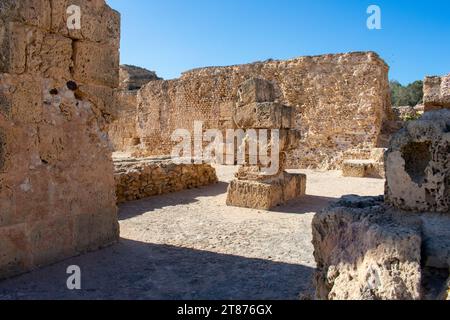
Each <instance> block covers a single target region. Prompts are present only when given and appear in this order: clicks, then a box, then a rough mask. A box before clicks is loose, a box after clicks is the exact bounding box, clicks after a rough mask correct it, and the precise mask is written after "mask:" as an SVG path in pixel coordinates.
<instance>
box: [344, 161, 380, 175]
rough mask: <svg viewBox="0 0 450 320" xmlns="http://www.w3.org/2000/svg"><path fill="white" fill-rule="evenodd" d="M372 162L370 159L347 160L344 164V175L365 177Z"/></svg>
mask: <svg viewBox="0 0 450 320" xmlns="http://www.w3.org/2000/svg"><path fill="white" fill-rule="evenodd" d="M372 164H373V161H370V160H346V161H344V163H343V165H342V174H343V176H344V177H356V178H364V177H367V171H368V167H369V166H371V165H372Z"/></svg>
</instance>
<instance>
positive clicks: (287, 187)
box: [227, 173, 306, 210]
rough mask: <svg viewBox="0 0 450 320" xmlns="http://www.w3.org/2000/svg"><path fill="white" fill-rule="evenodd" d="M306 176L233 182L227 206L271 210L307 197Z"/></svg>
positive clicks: (292, 175) (283, 176) (281, 176)
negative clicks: (290, 201) (304, 196)
mask: <svg viewBox="0 0 450 320" xmlns="http://www.w3.org/2000/svg"><path fill="white" fill-rule="evenodd" d="M305 192H306V176H305V175H302V174H295V175H294V174H288V173H282V174H281V175H279V176H278V177H275V178H269V179H267V180H265V181H252V180H233V181H231V183H230V186H229V187H228V197H227V205H228V206H235V207H243V208H253V209H258V210H270V209H273V208H274V207H276V206H278V205H281V204H284V203H286V202H287V201H289V200H292V199H295V198H298V197H300V196H303V195H305Z"/></svg>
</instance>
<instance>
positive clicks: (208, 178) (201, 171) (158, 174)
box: [114, 157, 218, 203]
mask: <svg viewBox="0 0 450 320" xmlns="http://www.w3.org/2000/svg"><path fill="white" fill-rule="evenodd" d="M114 166H115V173H114V177H115V180H116V195H117V202H118V203H123V202H127V201H133V200H138V199H143V198H148V197H151V196H156V195H161V194H165V193H171V192H177V191H181V190H185V189H193V188H198V187H202V186H207V185H210V184H214V183H216V182H217V181H218V179H217V176H216V171H215V170H214V168H213V167H211V166H210V165H209V164H195V163H191V164H187V163H183V164H177V163H175V162H174V161H173V160H172V159H171V158H155V157H152V158H147V159H146V158H139V159H135V158H126V159H123V158H122V159H120V158H116V159H114Z"/></svg>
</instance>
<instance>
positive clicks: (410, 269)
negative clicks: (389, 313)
mask: <svg viewBox="0 0 450 320" xmlns="http://www.w3.org/2000/svg"><path fill="white" fill-rule="evenodd" d="M380 200H381V199H374V198H372V199H371V198H369V199H367V200H366V199H364V198H358V197H354V199H352V198H344V201H342V202H341V203H338V204H337V205H336V206H333V207H330V208H328V209H325V210H324V211H323V212H321V213H319V214H317V215H316V216H315V217H314V220H313V244H314V249H315V250H314V256H315V259H316V262H317V271H316V277H315V284H316V295H317V297H318V298H319V299H330V300H360V299H363V300H379V299H383V300H393V299H399V300H405V299H420V298H421V268H420V264H421V243H422V242H421V241H422V239H421V233H420V220H418V219H415V220H414V219H412V220H410V221H408V220H407V219H403V220H401V218H400V216H395V215H393V214H390V213H387V212H386V211H385V209H384V208H383V207H382V201H380ZM399 219H400V220H399ZM398 221H401V222H398Z"/></svg>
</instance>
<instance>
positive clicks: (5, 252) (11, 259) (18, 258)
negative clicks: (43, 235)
mask: <svg viewBox="0 0 450 320" xmlns="http://www.w3.org/2000/svg"><path fill="white" fill-rule="evenodd" d="M0 244H1V251H0V279H2V278H6V277H8V276H12V275H15V274H18V273H21V272H24V271H25V270H26V269H27V268H29V266H30V261H29V257H28V242H27V235H26V225H25V224H20V225H15V226H10V227H3V228H0Z"/></svg>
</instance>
